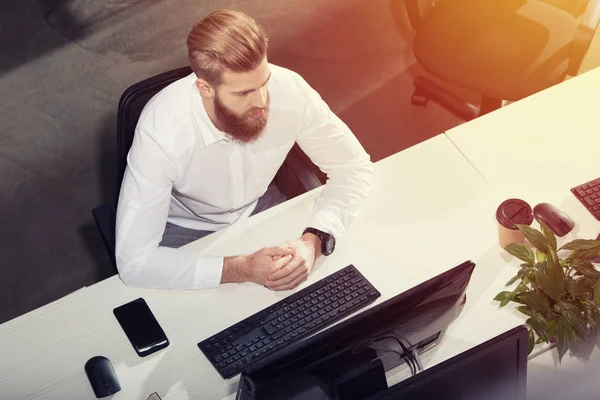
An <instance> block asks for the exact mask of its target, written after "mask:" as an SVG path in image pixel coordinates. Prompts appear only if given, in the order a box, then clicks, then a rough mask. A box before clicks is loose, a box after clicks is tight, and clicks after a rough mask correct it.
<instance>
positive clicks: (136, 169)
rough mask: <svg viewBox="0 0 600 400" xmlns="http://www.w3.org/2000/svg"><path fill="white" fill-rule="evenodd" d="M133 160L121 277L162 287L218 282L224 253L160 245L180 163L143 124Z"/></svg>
mask: <svg viewBox="0 0 600 400" xmlns="http://www.w3.org/2000/svg"><path fill="white" fill-rule="evenodd" d="M127 162H128V165H127V169H126V171H125V175H124V177H123V182H122V184H121V192H120V195H119V202H118V206H117V221H116V249H115V257H116V262H117V269H118V271H119V276H120V278H121V280H122V281H123V282H124V283H125V284H126V285H128V286H136V287H146V288H159V289H203V288H212V287H216V286H218V285H219V283H220V281H221V274H222V269H223V257H216V256H207V255H201V254H197V253H193V252H190V251H186V250H185V249H173V248H168V247H162V246H159V243H160V241H161V240H162V235H163V233H164V230H165V225H166V222H167V216H168V212H169V206H170V202H171V188H172V186H173V182H174V180H175V178H176V168H175V166H174V165H173V164H172V162H171V161H170V160H169V158H168V156H167V155H166V154H165V152H164V151H163V149H162V148H161V147H160V145H159V144H158V143H156V141H155V140H154V139H153V138H152V137H151V135H149V134H148V133H147V132H145V131H144V130H143V129H140V128H139V127H138V128H137V129H136V134H135V137H134V141H133V144H132V147H131V150H130V151H129V155H128V157H127Z"/></svg>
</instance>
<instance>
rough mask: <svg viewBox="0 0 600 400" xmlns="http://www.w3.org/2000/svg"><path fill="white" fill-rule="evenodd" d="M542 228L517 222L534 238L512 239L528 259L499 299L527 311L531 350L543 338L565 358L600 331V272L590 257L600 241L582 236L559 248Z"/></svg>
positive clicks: (513, 249) (516, 252)
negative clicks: (524, 241) (525, 242)
mask: <svg viewBox="0 0 600 400" xmlns="http://www.w3.org/2000/svg"><path fill="white" fill-rule="evenodd" d="M540 225H541V231H540V230H537V229H534V228H532V227H530V226H527V225H517V227H518V228H519V230H520V231H521V232H523V234H524V235H525V237H526V238H527V240H528V241H529V243H531V244H532V245H533V247H534V248H535V252H534V250H532V249H531V248H530V247H529V246H527V245H524V244H521V243H511V244H509V245H508V246H506V247H505V250H506V251H507V252H508V253H510V254H511V255H513V256H515V257H517V258H518V259H519V260H521V261H523V262H524V263H523V264H521V266H520V269H519V271H518V273H517V274H516V275H515V276H514V277H513V278H512V279H511V280H510V281H508V282H507V284H506V286H511V285H514V284H516V287H515V288H514V289H513V290H512V291H503V292H500V293H498V295H497V296H496V297H495V298H494V300H497V301H499V302H500V307H504V306H505V305H506V304H508V303H509V302H515V303H517V304H518V306H517V307H516V309H517V310H518V311H520V312H521V313H523V314H525V315H526V316H527V317H528V318H527V321H526V324H527V326H528V327H529V353H531V351H532V350H533V347H534V346H535V345H536V344H539V343H549V342H550V341H553V342H554V341H556V346H557V348H558V355H559V361H560V360H562V357H563V356H564V355H565V353H566V352H567V351H568V350H569V349H571V350H573V349H574V348H575V347H576V346H579V345H581V344H583V343H589V341H590V340H597V338H598V335H599V333H600V271H598V270H596V268H595V267H594V265H593V264H592V263H591V262H590V261H589V259H590V258H592V257H594V256H596V255H598V254H600V240H585V239H576V240H573V241H571V242H569V243H566V244H564V245H562V246H561V247H560V248H559V247H557V242H556V237H555V235H554V233H553V232H552V231H551V230H550V229H549V228H548V226H546V225H545V224H544V223H540Z"/></svg>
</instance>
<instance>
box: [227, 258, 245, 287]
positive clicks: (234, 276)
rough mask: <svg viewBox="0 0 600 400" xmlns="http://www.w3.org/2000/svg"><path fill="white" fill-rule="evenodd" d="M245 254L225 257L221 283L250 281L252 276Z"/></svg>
mask: <svg viewBox="0 0 600 400" xmlns="http://www.w3.org/2000/svg"><path fill="white" fill-rule="evenodd" d="M247 267H248V265H247V262H246V257H245V256H234V257H225V258H223V274H222V275H221V283H241V282H248V281H249V280H250V276H249V273H248V268H247Z"/></svg>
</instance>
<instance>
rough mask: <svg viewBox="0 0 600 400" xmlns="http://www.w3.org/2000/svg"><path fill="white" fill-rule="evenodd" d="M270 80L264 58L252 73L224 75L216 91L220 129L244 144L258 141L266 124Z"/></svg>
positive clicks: (216, 114)
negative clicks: (268, 83)
mask: <svg viewBox="0 0 600 400" xmlns="http://www.w3.org/2000/svg"><path fill="white" fill-rule="evenodd" d="M270 77H271V71H269V65H268V63H267V59H266V58H265V59H264V60H263V62H262V63H261V64H260V65H259V66H258V67H257V68H256V69H255V70H253V71H251V72H247V73H233V72H224V73H223V77H222V80H223V83H222V84H221V85H219V87H218V88H216V90H215V97H214V104H215V116H216V118H217V119H218V121H219V124H220V125H221V127H222V128H221V130H223V131H224V132H226V133H228V134H230V135H231V136H232V137H233V138H235V139H237V140H239V141H241V142H244V143H248V142H252V141H254V140H256V139H257V138H258V137H259V136H260V134H261V133H262V132H263V131H264V129H265V126H266V125H267V117H268V114H269V92H268V90H267V82H268V81H269V78H270Z"/></svg>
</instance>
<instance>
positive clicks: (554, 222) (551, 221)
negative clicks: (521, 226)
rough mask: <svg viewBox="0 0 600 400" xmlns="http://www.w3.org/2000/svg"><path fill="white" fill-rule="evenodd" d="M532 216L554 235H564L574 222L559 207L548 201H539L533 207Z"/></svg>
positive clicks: (573, 225) (572, 226)
mask: <svg viewBox="0 0 600 400" xmlns="http://www.w3.org/2000/svg"><path fill="white" fill-rule="evenodd" d="M533 216H534V217H535V220H536V221H537V222H541V221H543V222H544V223H545V224H546V225H548V228H550V229H551V230H552V232H554V234H555V235H556V236H561V237H562V236H565V235H566V234H567V233H569V232H571V230H572V229H573V228H574V227H575V222H574V221H573V220H572V219H571V217H569V216H568V215H567V214H565V213H564V212H562V211H561V210H560V209H559V208H557V207H555V206H553V205H552V204H549V203H540V204H538V205H537V206H535V207H533Z"/></svg>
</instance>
